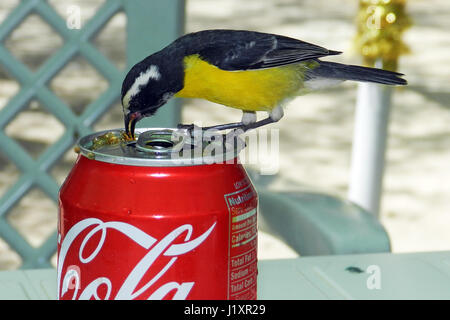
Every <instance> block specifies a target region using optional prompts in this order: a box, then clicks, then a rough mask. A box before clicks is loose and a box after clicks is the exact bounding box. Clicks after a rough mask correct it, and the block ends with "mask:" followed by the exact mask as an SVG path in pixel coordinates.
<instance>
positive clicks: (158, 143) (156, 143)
mask: <svg viewBox="0 0 450 320" xmlns="http://www.w3.org/2000/svg"><path fill="white" fill-rule="evenodd" d="M145 145H146V146H149V147H152V148H155V149H168V148H172V147H173V146H174V143H173V142H172V141H167V140H151V141H147V142H146V143H145Z"/></svg>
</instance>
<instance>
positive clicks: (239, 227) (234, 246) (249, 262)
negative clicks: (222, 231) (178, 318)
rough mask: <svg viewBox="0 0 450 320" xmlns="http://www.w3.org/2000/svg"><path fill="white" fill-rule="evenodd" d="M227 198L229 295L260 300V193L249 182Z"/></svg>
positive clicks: (233, 298) (238, 298) (232, 298)
mask: <svg viewBox="0 0 450 320" xmlns="http://www.w3.org/2000/svg"><path fill="white" fill-rule="evenodd" d="M225 201H226V202H227V206H228V209H229V211H230V223H229V226H230V230H229V237H230V241H229V253H230V255H229V266H228V270H229V278H228V283H229V286H228V297H229V299H231V300H241V299H256V276H257V251H256V249H257V236H258V233H257V223H256V217H257V214H256V213H257V211H256V206H257V197H256V193H255V191H254V190H253V188H252V187H251V185H248V186H247V187H245V188H243V189H241V190H238V191H236V192H234V193H231V194H227V195H225Z"/></svg>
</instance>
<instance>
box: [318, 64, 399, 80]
mask: <svg viewBox="0 0 450 320" xmlns="http://www.w3.org/2000/svg"><path fill="white" fill-rule="evenodd" d="M319 63H320V65H319V66H318V67H316V68H314V69H312V70H311V71H310V72H311V76H312V77H319V78H331V79H338V80H354V81H364V82H375V83H381V84H390V85H406V84H407V81H406V80H405V79H403V78H400V76H402V75H403V74H402V73H398V72H393V71H387V70H382V69H376V68H367V67H361V66H353V65H347V64H340V63H335V62H329V61H320V62H319Z"/></svg>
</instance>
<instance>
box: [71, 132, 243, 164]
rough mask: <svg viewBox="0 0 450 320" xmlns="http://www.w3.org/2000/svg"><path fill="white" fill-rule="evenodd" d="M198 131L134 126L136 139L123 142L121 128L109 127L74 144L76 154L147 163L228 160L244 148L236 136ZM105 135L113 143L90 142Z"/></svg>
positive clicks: (107, 160)
mask: <svg viewBox="0 0 450 320" xmlns="http://www.w3.org/2000/svg"><path fill="white" fill-rule="evenodd" d="M200 132H201V137H200V136H195V135H194V136H191V135H190V134H189V133H188V131H187V130H180V129H175V128H137V129H136V136H137V137H138V139H137V141H131V142H125V141H124V140H121V139H120V138H119V137H121V136H122V135H123V129H112V130H105V131H99V132H96V133H93V134H89V135H86V136H84V137H82V138H80V139H79V140H78V147H79V148H80V154H81V155H83V156H85V157H87V158H89V159H95V160H97V161H101V162H108V163H114V164H121V165H129V166H149V167H178V166H193V165H205V164H213V163H226V162H228V163H230V162H229V161H233V162H234V159H235V158H236V157H237V156H238V155H239V153H240V151H242V149H244V148H245V142H244V141H243V140H242V139H241V138H240V137H239V136H236V135H234V136H231V137H232V139H230V137H227V136H225V135H223V134H220V133H219V132H218V131H217V132H215V133H209V134H208V135H207V136H206V135H203V132H202V131H201V130H200ZM105 137H113V138H114V143H109V142H108V143H104V144H102V143H100V144H98V145H97V146H96V145H94V143H95V142H98V141H100V142H102V139H105ZM219 138H220V139H219Z"/></svg>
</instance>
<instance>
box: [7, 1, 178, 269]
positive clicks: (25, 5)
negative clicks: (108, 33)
mask: <svg viewBox="0 0 450 320" xmlns="http://www.w3.org/2000/svg"><path fill="white" fill-rule="evenodd" d="M120 11H124V12H125V14H126V15H127V17H128V20H127V21H128V22H127V48H126V52H127V66H128V67H130V66H131V65H133V64H134V63H135V62H137V61H138V60H140V59H142V58H144V57H145V56H146V55H148V54H149V53H150V52H153V51H156V50H158V49H160V48H162V47H163V46H164V45H165V44H167V43H168V42H169V41H172V40H173V39H175V38H176V37H177V36H179V35H180V34H181V33H182V30H183V26H184V0H171V1H159V0H107V1H105V3H104V4H103V5H102V6H101V7H100V8H99V9H98V10H97V12H96V14H95V15H94V16H93V17H92V18H91V19H90V20H89V21H88V22H87V23H86V24H85V25H84V26H83V27H82V28H81V29H80V30H73V29H68V28H67V26H66V21H65V20H64V18H63V17H61V16H60V15H59V14H58V13H56V11H55V10H54V8H53V7H52V6H50V5H49V4H48V3H47V2H46V1H44V0H23V1H21V2H20V4H18V5H17V7H16V8H14V9H13V11H12V12H11V13H10V14H9V15H8V16H7V18H6V19H5V20H4V22H3V23H2V24H1V25H0V65H2V66H3V67H4V68H5V70H7V72H8V73H9V74H10V75H11V76H12V77H13V78H15V79H16V80H17V81H18V82H19V83H20V86H21V88H20V90H19V92H18V93H17V94H16V95H15V96H14V97H13V98H12V99H11V100H10V101H9V103H8V104H7V105H6V106H5V107H4V108H3V109H2V110H1V111H0V152H2V153H3V154H4V155H5V156H6V157H7V158H8V159H9V160H10V161H12V162H13V163H14V164H15V165H16V166H17V168H19V170H20V171H21V176H20V177H19V179H18V180H17V181H16V182H15V183H14V184H13V185H12V186H11V187H10V188H9V189H8V190H7V191H6V192H5V194H4V195H3V196H2V197H1V198H0V237H1V238H2V239H3V240H5V241H6V242H7V243H8V244H9V245H10V247H11V248H12V249H13V250H14V251H16V252H17V253H18V254H19V255H20V256H21V258H22V265H21V268H41V267H48V266H50V262H49V259H50V258H51V256H52V255H53V254H54V252H55V250H56V242H57V234H56V231H55V232H54V233H53V234H52V235H51V236H50V237H48V238H47V239H46V240H45V241H44V243H43V244H42V245H41V246H40V247H38V248H34V247H32V246H31V245H30V244H29V243H28V242H27V241H26V240H25V239H24V238H23V237H22V236H21V235H20V234H19V232H18V231H17V230H15V229H14V228H13V227H12V226H11V225H10V224H9V223H8V221H7V219H6V217H7V215H8V212H10V211H11V209H12V208H13V207H14V206H15V205H16V204H17V203H18V201H20V199H21V198H22V197H23V196H24V195H25V194H26V193H27V192H28V191H29V190H30V188H31V187H34V186H36V187H39V188H40V189H42V190H43V191H44V192H45V193H46V194H47V195H48V196H49V197H50V198H51V199H52V200H53V201H55V202H57V201H58V191H59V187H60V186H59V185H58V183H57V182H56V181H55V180H54V179H53V178H52V177H51V175H49V173H48V171H49V170H50V169H51V168H52V166H53V165H54V164H55V163H56V162H57V161H58V160H59V159H60V158H61V157H62V156H63V155H64V153H65V152H66V151H67V150H68V149H69V148H71V147H72V145H73V144H74V143H75V141H76V140H77V138H78V137H79V136H83V135H86V134H89V133H90V132H91V126H92V125H93V124H94V123H95V122H96V121H97V120H98V119H99V118H100V116H101V115H102V114H103V113H104V112H106V111H107V110H108V108H109V107H110V106H111V105H112V104H113V103H114V102H115V101H117V99H118V97H119V94H120V87H121V84H122V79H123V77H124V73H123V72H122V71H119V70H118V69H117V68H116V66H115V65H114V64H113V63H112V62H110V61H109V60H108V59H107V58H106V57H105V56H104V55H103V54H101V53H100V52H99V51H98V50H97V49H96V48H95V46H94V45H93V44H91V43H90V40H91V39H92V38H93V37H94V36H95V35H96V34H97V33H98V32H99V31H100V30H101V29H102V28H103V27H104V26H105V25H106V23H107V22H108V21H109V20H110V19H111V18H112V17H113V16H114V15H115V14H116V13H118V12H120ZM33 13H35V14H38V15H39V16H40V17H41V18H42V19H43V20H44V21H46V22H47V23H48V24H49V25H50V26H52V27H53V29H54V30H55V31H56V32H57V33H59V34H60V35H61V37H62V38H63V39H64V45H63V46H62V48H60V49H59V50H58V51H56V52H55V53H54V54H53V55H52V56H51V57H50V58H49V59H48V60H47V61H46V62H45V63H44V64H43V65H41V66H40V68H39V69H38V70H37V71H36V72H35V73H33V72H31V71H30V70H29V69H28V68H27V67H26V66H25V65H24V64H23V63H22V62H20V61H19V60H17V59H16V58H15V57H14V56H13V55H12V54H11V53H10V52H9V51H8V50H7V49H6V48H5V46H4V42H5V39H7V37H8V36H9V35H10V34H11V32H12V31H13V30H14V29H15V28H17V27H18V26H19V25H20V24H21V23H22V22H23V21H24V20H25V19H26V18H27V17H28V16H29V15H30V14H33ZM76 55H81V56H83V57H84V58H85V59H86V60H87V61H88V62H89V63H90V64H91V65H92V66H93V67H94V68H95V69H96V70H97V71H98V72H99V73H100V74H102V75H103V77H104V78H105V79H106V80H107V81H108V82H109V87H108V89H107V90H106V91H105V92H103V94H102V95H100V96H99V97H98V98H97V99H96V100H94V101H93V102H91V103H90V104H89V105H88V106H86V108H85V110H84V112H83V113H82V114H81V115H79V116H77V115H75V114H74V113H73V112H72V110H71V109H70V107H69V106H68V105H67V104H66V103H65V102H63V101H62V100H61V99H60V98H58V97H57V96H56V95H55V94H54V93H53V92H52V91H51V90H50V89H49V88H48V87H47V84H48V83H49V82H50V81H51V80H52V78H53V77H54V76H56V75H57V73H58V72H59V71H60V70H61V69H62V68H63V67H64V66H65V65H66V64H67V63H69V62H70V60H71V59H73V58H74V57H75V56H76ZM32 99H36V100H38V101H39V102H40V103H41V104H42V106H43V107H44V108H45V109H46V110H47V111H48V112H49V113H51V114H53V115H54V116H55V117H56V118H57V119H58V120H59V121H60V122H61V123H62V124H63V125H64V126H65V132H64V134H63V135H62V137H60V138H59V139H58V140H57V141H56V142H55V143H54V144H52V145H51V146H50V147H49V148H47V150H46V151H45V152H44V153H43V154H41V155H40V157H39V158H38V159H36V160H34V159H33V158H32V157H31V156H30V155H29V154H28V153H27V152H26V151H25V150H24V149H23V148H22V147H21V146H20V145H19V144H18V143H17V142H16V141H15V140H14V139H12V138H10V137H8V136H7V135H6V134H5V132H4V128H5V126H6V125H7V124H8V123H9V122H10V121H11V120H12V119H13V118H14V117H16V115H17V114H18V113H19V112H21V111H23V110H24V109H25V108H26V106H27V104H28V103H29V102H30V101H31V100H32ZM177 107H178V106H177V105H176V102H173V103H172V104H171V106H169V107H168V108H165V110H162V112H160V113H159V114H158V115H157V116H156V117H154V118H153V119H151V120H149V121H147V122H146V123H143V124H141V125H145V126H160V127H161V126H173V125H174V124H176V123H177V122H178V120H179V114H180V112H179V108H177Z"/></svg>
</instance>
